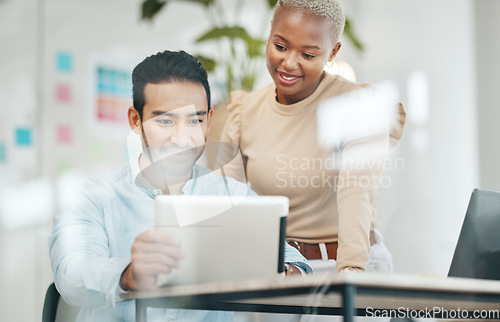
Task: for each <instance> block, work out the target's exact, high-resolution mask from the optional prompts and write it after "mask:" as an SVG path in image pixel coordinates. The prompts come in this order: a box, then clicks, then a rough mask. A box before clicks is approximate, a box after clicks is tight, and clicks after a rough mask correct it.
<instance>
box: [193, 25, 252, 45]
mask: <svg viewBox="0 0 500 322" xmlns="http://www.w3.org/2000/svg"><path fill="white" fill-rule="evenodd" d="M224 37H227V38H231V39H234V38H239V39H243V40H245V41H246V40H247V39H249V38H251V37H250V35H249V34H248V32H247V31H246V30H245V28H243V27H240V26H233V27H228V26H224V27H215V28H212V29H210V30H209V31H207V32H206V33H204V34H203V35H201V36H200V37H198V39H196V42H197V43H199V42H204V41H207V40H213V39H220V38H224Z"/></svg>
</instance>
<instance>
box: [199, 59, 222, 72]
mask: <svg viewBox="0 0 500 322" xmlns="http://www.w3.org/2000/svg"><path fill="white" fill-rule="evenodd" d="M195 57H196V58H198V60H199V61H200V63H201V64H202V65H203V66H204V67H205V68H206V69H207V72H209V73H210V72H213V71H214V70H215V66H216V65H217V62H216V61H215V60H213V59H212V58H209V57H206V56H203V55H196V56H195Z"/></svg>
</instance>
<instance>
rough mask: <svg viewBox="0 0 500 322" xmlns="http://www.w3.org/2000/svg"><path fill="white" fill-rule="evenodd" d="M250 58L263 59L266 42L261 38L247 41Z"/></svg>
mask: <svg viewBox="0 0 500 322" xmlns="http://www.w3.org/2000/svg"><path fill="white" fill-rule="evenodd" d="M246 43H247V53H248V57H250V58H254V57H261V56H264V52H263V51H262V49H263V48H264V44H265V43H266V41H265V40H263V39H259V38H252V37H250V38H249V39H247V40H246Z"/></svg>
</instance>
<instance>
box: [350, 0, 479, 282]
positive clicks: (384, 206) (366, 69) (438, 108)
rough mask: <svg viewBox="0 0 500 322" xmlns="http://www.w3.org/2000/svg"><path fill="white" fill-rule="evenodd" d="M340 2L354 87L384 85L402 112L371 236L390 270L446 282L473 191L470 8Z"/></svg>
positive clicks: (448, 3) (384, 0)
mask: <svg viewBox="0 0 500 322" xmlns="http://www.w3.org/2000/svg"><path fill="white" fill-rule="evenodd" d="M349 3H350V6H349V10H350V11H351V12H352V14H353V15H354V16H355V17H356V28H357V32H358V33H359V34H360V37H362V39H363V42H364V43H365V45H366V52H365V53H364V54H363V55H361V56H359V55H352V56H351V57H352V58H353V60H352V64H353V66H354V68H355V70H357V71H358V76H359V77H358V78H359V80H360V81H369V82H379V81H384V80H391V81H393V82H394V85H395V87H396V88H397V92H398V94H399V99H400V101H402V102H403V104H404V105H405V108H406V111H407V122H406V126H405V131H404V134H403V138H402V140H401V142H400V143H399V145H398V146H397V148H396V149H395V150H394V151H392V156H393V158H395V159H397V160H400V161H401V159H402V161H403V164H404V166H401V162H398V163H393V164H392V168H391V169H388V170H387V171H386V173H387V174H389V175H390V176H391V178H392V184H391V185H390V187H389V188H387V189H381V191H380V201H379V217H380V219H381V225H380V228H381V230H382V231H383V232H384V235H385V240H386V243H387V245H388V247H389V248H390V250H391V251H392V253H393V256H394V264H395V270H396V271H397V272H404V273H429V274H437V275H446V274H447V270H448V268H449V264H450V262H451V257H452V254H453V251H454V247H455V243H456V239H457V238H458V234H459V230H460V227H461V224H462V220H463V217H464V215H465V210H466V207H467V203H468V199H469V196H470V193H471V192H472V189H473V188H475V187H477V186H479V168H478V167H479V155H478V152H479V150H478V144H477V142H478V141H477V140H478V135H477V123H476V119H477V116H476V108H477V103H476V90H475V88H476V74H475V68H476V53H475V32H474V30H475V16H474V1H469V0H459V1H456V0H440V1H431V0H425V1H417V0H415V1H413V0H405V1H392V0H378V1H369V0H357V1H352V2H349Z"/></svg>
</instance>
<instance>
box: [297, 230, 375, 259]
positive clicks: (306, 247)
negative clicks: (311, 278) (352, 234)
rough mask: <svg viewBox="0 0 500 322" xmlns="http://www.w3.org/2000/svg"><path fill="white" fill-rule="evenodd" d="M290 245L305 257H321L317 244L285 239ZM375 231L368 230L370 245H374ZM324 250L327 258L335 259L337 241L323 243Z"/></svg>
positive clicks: (337, 246)
mask: <svg viewBox="0 0 500 322" xmlns="http://www.w3.org/2000/svg"><path fill="white" fill-rule="evenodd" d="M287 242H288V243H289V244H290V246H292V247H295V248H296V249H297V250H298V251H299V252H300V253H301V254H302V256H304V257H305V258H307V259H322V257H321V250H320V249H319V244H308V243H302V242H298V241H294V240H287ZM375 243H376V241H375V233H374V232H373V230H372V231H370V245H374V244H375ZM325 246H326V252H327V253H328V259H335V260H337V249H338V248H339V243H338V242H331V243H325Z"/></svg>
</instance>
